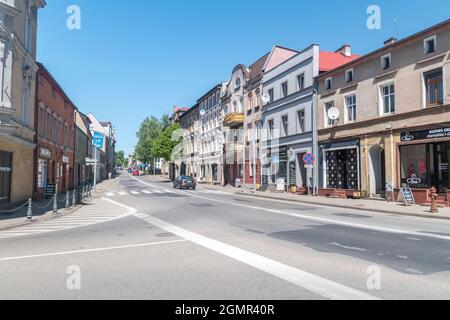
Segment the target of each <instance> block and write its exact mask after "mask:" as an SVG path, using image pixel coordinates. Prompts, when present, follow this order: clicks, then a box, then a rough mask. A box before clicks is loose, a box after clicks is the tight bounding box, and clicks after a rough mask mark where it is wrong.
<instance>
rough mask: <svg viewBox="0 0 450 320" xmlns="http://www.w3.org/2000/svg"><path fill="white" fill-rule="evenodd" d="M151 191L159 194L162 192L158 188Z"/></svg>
mask: <svg viewBox="0 0 450 320" xmlns="http://www.w3.org/2000/svg"><path fill="white" fill-rule="evenodd" d="M153 192H154V193H159V194H162V193H164V191H160V190H153Z"/></svg>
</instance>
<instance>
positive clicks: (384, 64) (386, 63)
mask: <svg viewBox="0 0 450 320" xmlns="http://www.w3.org/2000/svg"><path fill="white" fill-rule="evenodd" d="M391 60H392V59H391V54H390V53H389V54H387V55H384V56H382V57H381V68H383V70H387V69H389V68H390V67H391V65H392V61H391Z"/></svg>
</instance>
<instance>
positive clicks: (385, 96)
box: [381, 84, 395, 114]
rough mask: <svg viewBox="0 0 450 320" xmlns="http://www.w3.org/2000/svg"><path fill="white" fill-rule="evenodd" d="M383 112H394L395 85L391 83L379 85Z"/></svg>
mask: <svg viewBox="0 0 450 320" xmlns="http://www.w3.org/2000/svg"><path fill="white" fill-rule="evenodd" d="M381 99H382V104H383V110H382V111H383V114H392V113H395V87H394V85H393V84H390V85H387V86H384V87H381Z"/></svg>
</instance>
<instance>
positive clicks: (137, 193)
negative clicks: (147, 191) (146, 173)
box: [131, 191, 140, 196]
mask: <svg viewBox="0 0 450 320" xmlns="http://www.w3.org/2000/svg"><path fill="white" fill-rule="evenodd" d="M131 194H134V195H135V196H137V195H139V194H140V193H139V192H137V191H131Z"/></svg>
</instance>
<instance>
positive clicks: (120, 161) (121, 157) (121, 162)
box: [114, 151, 125, 167]
mask: <svg viewBox="0 0 450 320" xmlns="http://www.w3.org/2000/svg"><path fill="white" fill-rule="evenodd" d="M115 161H116V163H115V164H114V166H116V167H117V166H119V167H124V166H125V152H123V151H118V152H116V156H115Z"/></svg>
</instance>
